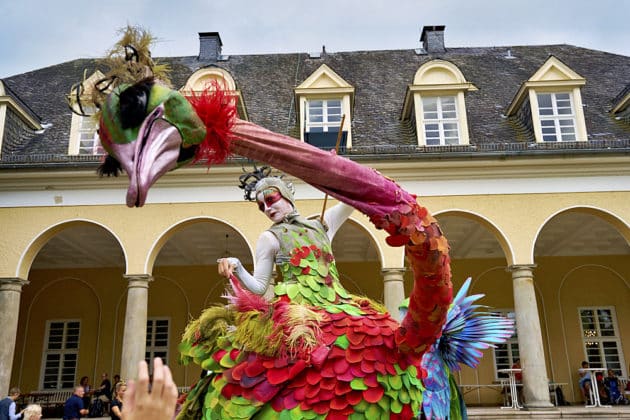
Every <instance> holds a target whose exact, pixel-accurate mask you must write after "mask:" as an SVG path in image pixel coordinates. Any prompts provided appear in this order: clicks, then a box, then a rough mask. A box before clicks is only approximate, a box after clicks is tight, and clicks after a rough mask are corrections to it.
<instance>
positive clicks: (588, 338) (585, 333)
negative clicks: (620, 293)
mask: <svg viewBox="0 0 630 420" xmlns="http://www.w3.org/2000/svg"><path fill="white" fill-rule="evenodd" d="M604 310H607V311H610V315H611V323H612V327H613V333H614V335H612V336H610V335H607V336H603V335H601V331H602V328H601V321H600V317H599V315H598V311H604ZM582 311H593V314H594V317H593V323H594V327H595V329H593V330H590V329H589V330H585V329H584V324H583V323H582ZM578 323H579V327H580V331H581V334H580V335H581V337H582V350H583V351H584V360H586V361H587V362H589V365H590V366H591V367H594V368H597V367H601V368H602V369H605V370H608V369H613V370H614V371H615V372H616V373H618V374H619V376H624V377H625V376H626V374H627V372H626V371H625V370H626V362H625V359H624V357H623V347H621V337H620V336H619V325H618V323H617V313H616V311H615V307H614V306H581V307H579V308H578ZM605 342H609V343H615V345H616V347H617V357H618V359H619V362H618V363H619V366H612V365H611V366H609V365H608V363H607V360H606V356H605V351H604V346H603V343H605ZM589 344H597V345H598V350H599V352H598V356H599V359H600V360H601V363H598V362H596V361H593V359H592V358H591V357H589V347H588V346H589ZM591 349H592V347H591ZM604 376H605V375H604Z"/></svg>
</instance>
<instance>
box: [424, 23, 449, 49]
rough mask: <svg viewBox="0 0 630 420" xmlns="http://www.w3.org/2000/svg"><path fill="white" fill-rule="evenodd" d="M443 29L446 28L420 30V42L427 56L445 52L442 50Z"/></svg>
mask: <svg viewBox="0 0 630 420" xmlns="http://www.w3.org/2000/svg"><path fill="white" fill-rule="evenodd" d="M444 28H446V26H444V25H442V26H425V27H423V28H422V35H420V42H421V43H422V47H423V48H424V50H425V51H426V52H428V53H429V54H433V53H443V52H446V48H444Z"/></svg>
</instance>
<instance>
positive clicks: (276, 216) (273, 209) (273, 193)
mask: <svg viewBox="0 0 630 420" xmlns="http://www.w3.org/2000/svg"><path fill="white" fill-rule="evenodd" d="M256 201H257V202H258V208H259V209H260V211H262V212H263V213H265V215H266V216H267V217H268V218H269V219H270V220H271V221H272V222H274V223H278V222H280V221H281V220H282V219H284V217H285V216H286V215H287V214H289V213H291V212H292V211H293V206H292V205H291V203H290V202H289V201H288V200H287V199H285V198H284V197H283V196H282V194H280V192H279V191H278V190H277V189H275V188H267V189H264V190H262V191H261V192H259V193H258V195H257V196H256Z"/></svg>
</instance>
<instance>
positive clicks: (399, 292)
mask: <svg viewBox="0 0 630 420" xmlns="http://www.w3.org/2000/svg"><path fill="white" fill-rule="evenodd" d="M381 273H382V274H383V298H384V300H385V307H386V308H387V310H388V311H389V313H390V314H391V315H392V317H393V318H394V319H397V320H399V321H400V314H399V312H400V311H399V310H398V306H400V303H401V302H402V301H403V299H405V282H404V278H403V274H405V269H404V268H384V269H382V270H381Z"/></svg>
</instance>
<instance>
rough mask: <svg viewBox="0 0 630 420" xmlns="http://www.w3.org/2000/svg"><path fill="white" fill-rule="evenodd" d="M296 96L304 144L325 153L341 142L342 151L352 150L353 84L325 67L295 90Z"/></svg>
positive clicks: (320, 68) (324, 65) (323, 65)
mask: <svg viewBox="0 0 630 420" xmlns="http://www.w3.org/2000/svg"><path fill="white" fill-rule="evenodd" d="M295 96H296V101H297V108H298V110H299V114H298V118H299V123H300V140H302V141H304V142H306V143H309V144H312V145H314V146H317V147H319V148H322V149H334V148H335V146H336V144H337V139H338V138H340V145H339V149H340V151H343V150H346V149H347V148H351V147H352V131H351V124H350V121H351V110H352V102H353V100H354V88H353V87H352V86H351V85H350V84H348V83H347V82H346V81H345V80H343V79H342V78H341V77H340V76H339V75H338V74H337V73H335V72H334V71H333V70H332V69H331V68H330V67H328V66H327V65H326V64H322V65H321V66H320V67H319V68H318V69H317V70H316V71H315V72H313V74H311V75H310V76H309V77H308V78H307V79H306V80H305V81H304V82H302V83H301V84H300V85H299V86H298V87H297V88H296V89H295ZM344 116H345V118H344ZM342 123H343V127H342V126H341V125H342ZM340 130H341V137H340V135H339V132H340Z"/></svg>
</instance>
